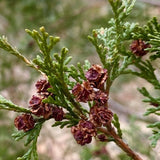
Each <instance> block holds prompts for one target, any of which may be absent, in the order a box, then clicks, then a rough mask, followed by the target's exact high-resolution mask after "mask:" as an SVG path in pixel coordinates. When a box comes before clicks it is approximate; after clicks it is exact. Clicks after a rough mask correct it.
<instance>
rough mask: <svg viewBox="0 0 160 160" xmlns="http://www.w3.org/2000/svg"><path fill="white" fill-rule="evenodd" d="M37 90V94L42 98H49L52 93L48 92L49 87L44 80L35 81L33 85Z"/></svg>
mask: <svg viewBox="0 0 160 160" xmlns="http://www.w3.org/2000/svg"><path fill="white" fill-rule="evenodd" d="M35 86H36V88H37V93H39V94H41V95H43V96H49V95H52V93H50V92H48V88H51V85H50V84H49V82H48V81H47V80H46V79H41V80H39V81H37V83H36V84H35Z"/></svg>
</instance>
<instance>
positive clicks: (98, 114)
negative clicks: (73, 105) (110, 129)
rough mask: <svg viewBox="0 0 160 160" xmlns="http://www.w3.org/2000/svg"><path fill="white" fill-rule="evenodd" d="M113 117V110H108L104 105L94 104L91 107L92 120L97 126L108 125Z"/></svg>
mask: <svg viewBox="0 0 160 160" xmlns="http://www.w3.org/2000/svg"><path fill="white" fill-rule="evenodd" d="M112 117H113V113H112V111H110V110H108V109H107V108H106V107H104V106H100V107H98V106H96V105H95V106H93V107H92V108H91V109H90V121H91V122H92V123H93V124H94V125H95V126H96V127H100V126H101V125H104V126H105V125H106V124H107V123H111V120H112Z"/></svg>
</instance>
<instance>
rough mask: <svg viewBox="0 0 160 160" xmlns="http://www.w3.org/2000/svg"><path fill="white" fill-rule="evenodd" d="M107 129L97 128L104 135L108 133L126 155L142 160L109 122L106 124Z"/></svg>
mask: <svg viewBox="0 0 160 160" xmlns="http://www.w3.org/2000/svg"><path fill="white" fill-rule="evenodd" d="M106 127H107V129H105V128H98V130H99V131H100V132H102V133H104V134H106V135H110V136H111V137H113V138H114V142H115V143H116V144H117V145H118V146H119V147H120V148H121V149H122V150H123V151H124V152H126V153H127V155H128V156H130V157H132V158H133V159H134V160H143V159H142V158H141V157H140V156H139V155H138V154H137V153H135V152H134V151H133V150H132V149H131V148H130V147H129V146H128V144H126V143H124V141H123V140H122V139H121V138H120V137H119V136H118V135H117V133H116V131H115V129H114V128H113V127H112V125H111V124H107V126H106Z"/></svg>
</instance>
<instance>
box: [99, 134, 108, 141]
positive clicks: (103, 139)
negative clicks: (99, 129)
mask: <svg viewBox="0 0 160 160" xmlns="http://www.w3.org/2000/svg"><path fill="white" fill-rule="evenodd" d="M97 138H98V139H99V140H100V141H101V142H106V141H107V137H106V135H105V134H99V135H97Z"/></svg>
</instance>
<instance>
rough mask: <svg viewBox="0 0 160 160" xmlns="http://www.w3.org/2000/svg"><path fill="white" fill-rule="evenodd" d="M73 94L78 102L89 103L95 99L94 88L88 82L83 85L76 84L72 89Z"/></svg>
mask: <svg viewBox="0 0 160 160" xmlns="http://www.w3.org/2000/svg"><path fill="white" fill-rule="evenodd" d="M72 93H73V95H74V96H75V97H76V100H77V101H78V102H87V101H91V100H92V99H93V98H92V93H93V88H92V87H91V86H90V83H89V82H88V81H84V82H83V84H79V83H78V84H76V85H75V86H74V87H73V89H72Z"/></svg>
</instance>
